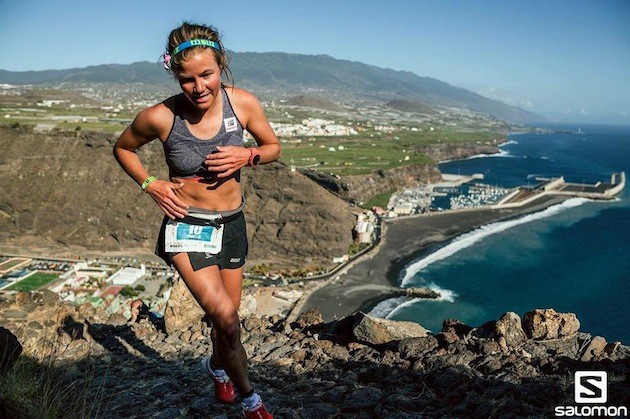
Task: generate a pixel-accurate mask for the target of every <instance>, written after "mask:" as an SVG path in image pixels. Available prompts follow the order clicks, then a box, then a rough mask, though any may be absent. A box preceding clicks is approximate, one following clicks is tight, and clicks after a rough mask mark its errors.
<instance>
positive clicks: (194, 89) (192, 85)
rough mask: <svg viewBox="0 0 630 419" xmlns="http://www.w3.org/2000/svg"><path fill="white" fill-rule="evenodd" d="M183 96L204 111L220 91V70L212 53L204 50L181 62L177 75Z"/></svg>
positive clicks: (209, 50) (208, 49) (206, 49)
mask: <svg viewBox="0 0 630 419" xmlns="http://www.w3.org/2000/svg"><path fill="white" fill-rule="evenodd" d="M177 79H178V81H179V85H180V87H181V88H182V91H183V92H184V95H186V97H187V98H188V100H190V101H191V102H192V103H193V105H195V106H196V107H197V108H199V109H202V110H206V109H209V108H210V105H212V104H213V103H214V99H215V98H216V97H217V95H218V94H219V93H220V91H221V68H220V67H219V64H218V63H217V60H216V58H215V56H214V52H213V51H212V50H211V49H210V48H204V49H202V50H200V51H198V52H195V53H193V54H192V55H191V56H190V57H189V58H188V59H187V60H186V61H184V62H182V64H181V69H180V71H179V72H178V73H177Z"/></svg>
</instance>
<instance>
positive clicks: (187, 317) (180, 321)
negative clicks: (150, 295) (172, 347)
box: [164, 278, 206, 335]
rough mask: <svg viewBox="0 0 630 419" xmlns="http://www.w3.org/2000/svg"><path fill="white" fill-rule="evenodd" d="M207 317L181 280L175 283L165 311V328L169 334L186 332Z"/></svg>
mask: <svg viewBox="0 0 630 419" xmlns="http://www.w3.org/2000/svg"><path fill="white" fill-rule="evenodd" d="M205 315H206V313H205V312H204V311H203V309H202V308H201V307H200V306H199V304H198V303H197V300H195V298H194V297H193V296H192V294H191V293H190V291H189V290H188V287H187V286H186V284H185V283H184V281H183V280H182V279H181V278H180V279H177V280H175V281H174V282H173V288H172V289H171V294H170V296H169V298H168V302H167V303H166V308H165V309H164V327H165V329H166V333H167V334H169V335H170V334H172V333H175V332H176V331H180V332H181V331H182V330H186V329H188V328H189V327H191V326H192V325H194V324H196V323H199V322H201V319H203V317H204V316H205Z"/></svg>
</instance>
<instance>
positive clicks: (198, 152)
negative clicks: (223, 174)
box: [162, 87, 244, 178]
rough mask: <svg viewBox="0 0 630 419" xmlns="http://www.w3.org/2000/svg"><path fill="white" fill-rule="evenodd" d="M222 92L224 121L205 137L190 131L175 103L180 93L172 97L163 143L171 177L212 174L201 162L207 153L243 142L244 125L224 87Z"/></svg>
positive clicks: (239, 144) (208, 175)
mask: <svg viewBox="0 0 630 419" xmlns="http://www.w3.org/2000/svg"><path fill="white" fill-rule="evenodd" d="M221 94H222V96H223V118H222V119H223V122H222V123H221V128H220V129H219V132H218V133H217V135H215V136H214V138H211V139H208V140H202V139H199V138H197V137H195V136H194V135H193V134H192V133H191V132H190V130H189V129H188V126H187V125H186V121H185V120H184V118H183V116H182V113H181V110H180V109H179V107H178V106H177V102H178V100H180V97H179V96H176V97H175V106H174V112H173V114H174V115H173V127H172V128H171V132H170V133H169V134H168V137H167V138H166V141H164V143H162V145H163V146H164V155H165V157H166V164H168V168H169V176H170V177H181V178H187V177H194V176H201V177H212V175H213V174H212V173H211V172H209V171H208V170H207V168H206V166H205V165H204V161H205V159H206V156H207V155H208V154H210V153H212V152H213V151H216V149H217V146H226V145H233V146H241V147H242V146H243V144H244V143H243V126H242V125H241V123H240V121H239V120H238V118H237V117H236V114H235V113H234V109H232V104H231V103H230V99H228V96H227V93H226V92H225V89H224V88H223V87H222V88H221Z"/></svg>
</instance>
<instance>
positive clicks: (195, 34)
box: [166, 22, 234, 84]
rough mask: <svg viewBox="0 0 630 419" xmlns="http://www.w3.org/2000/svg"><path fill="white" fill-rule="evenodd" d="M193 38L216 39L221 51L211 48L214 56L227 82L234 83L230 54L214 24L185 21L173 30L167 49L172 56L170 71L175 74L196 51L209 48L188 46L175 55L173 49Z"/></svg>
mask: <svg viewBox="0 0 630 419" xmlns="http://www.w3.org/2000/svg"><path fill="white" fill-rule="evenodd" d="M193 39H208V40H210V41H214V42H216V43H217V44H218V45H219V47H220V48H219V51H217V50H216V49H214V48H210V50H211V51H212V52H213V53H214V57H215V59H216V60H217V64H218V65H219V68H220V69H221V74H222V75H224V76H225V79H226V82H228V83H230V84H234V78H233V77H232V71H230V68H229V67H228V64H229V62H230V56H229V55H228V54H227V52H226V51H225V48H224V47H223V43H222V42H221V36H220V35H219V31H218V30H217V29H216V28H215V27H213V26H207V25H198V24H195V23H190V22H184V23H182V25H181V26H180V27H178V28H175V29H173V30H172V31H171V33H170V34H169V36H168V42H167V44H166V51H167V52H168V54H169V55H170V56H171V61H170V71H171V72H172V73H173V75H174V76H177V73H178V72H179V71H180V70H181V65H182V63H183V62H184V61H186V60H187V59H188V58H190V57H191V56H192V55H193V54H194V53H195V52H199V51H200V50H201V49H204V48H208V47H205V46H194V47H190V48H186V49H185V50H183V51H182V52H180V53H178V54H177V55H175V56H173V51H174V50H175V48H177V46H178V45H181V44H182V43H184V42H186V41H190V40H193Z"/></svg>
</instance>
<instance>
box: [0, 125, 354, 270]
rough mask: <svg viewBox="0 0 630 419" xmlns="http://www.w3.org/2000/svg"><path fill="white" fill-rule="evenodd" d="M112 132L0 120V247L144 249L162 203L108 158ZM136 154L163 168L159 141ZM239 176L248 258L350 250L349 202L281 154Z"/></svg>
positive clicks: (304, 263)
mask: <svg viewBox="0 0 630 419" xmlns="http://www.w3.org/2000/svg"><path fill="white" fill-rule="evenodd" d="M114 141H115V138H114V137H112V136H111V135H107V134H96V133H77V134H76V135H73V134H59V133H57V134H46V135H43V134H33V133H30V132H27V131H24V130H19V129H18V130H15V129H8V128H0V149H2V154H1V155H0V176H2V179H3V188H2V190H3V192H2V194H0V246H1V247H2V248H3V250H5V251H6V250H13V251H16V250H19V251H22V252H28V251H29V250H37V249H43V250H45V252H46V253H48V254H59V253H63V252H68V251H70V250H68V249H73V250H72V251H74V254H80V253H81V252H85V251H92V252H94V251H108V252H111V251H119V252H140V253H151V252H152V250H153V248H154V246H155V237H156V235H157V229H158V227H159V223H160V222H161V212H160V211H159V209H158V208H157V206H156V205H154V204H153V202H152V201H151V199H150V197H149V196H147V195H145V194H143V193H142V191H140V189H139V188H138V187H137V186H136V185H135V183H134V182H133V181H131V179H129V178H128V177H127V175H126V174H125V173H124V172H123V171H122V170H121V169H120V167H119V166H118V164H117V163H116V161H115V160H114V158H113V156H112V152H111V148H112V145H113V143H114ZM140 155H141V158H142V159H143V161H144V162H145V164H146V166H147V168H148V169H149V171H150V172H151V173H153V174H155V175H156V176H159V177H162V178H165V177H166V175H167V173H166V171H165V164H164V163H163V153H162V150H161V146H160V144H159V143H157V142H154V143H151V144H149V146H147V147H145V148H143V149H141V150H140ZM242 182H243V190H244V194H245V197H246V199H247V201H248V204H247V206H246V210H245V212H246V217H247V220H248V234H249V238H250V244H251V245H250V261H251V262H252V263H253V264H256V263H259V262H260V263H262V262H266V263H268V262H270V261H272V262H274V263H275V264H276V266H287V267H296V266H299V267H303V268H307V267H308V266H309V265H312V266H318V265H323V266H327V264H328V263H329V261H330V260H331V259H332V258H333V257H336V256H340V255H343V254H344V253H346V252H347V250H348V246H349V245H350V243H351V242H352V234H351V230H352V227H353V226H354V222H355V218H354V216H353V215H352V214H351V212H350V207H349V205H348V204H347V203H346V202H344V201H343V200H341V199H339V198H338V197H336V196H334V195H333V194H331V193H329V192H328V191H326V190H325V189H323V188H321V187H319V186H318V185H317V184H316V183H314V182H312V181H311V180H309V179H308V178H306V177H305V176H303V175H301V174H299V173H292V172H291V171H290V170H289V169H288V168H286V167H284V166H283V165H282V164H279V163H276V164H273V165H268V166H261V167H257V168H253V169H252V168H247V169H245V170H243V176H242ZM40 253H42V252H40Z"/></svg>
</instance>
